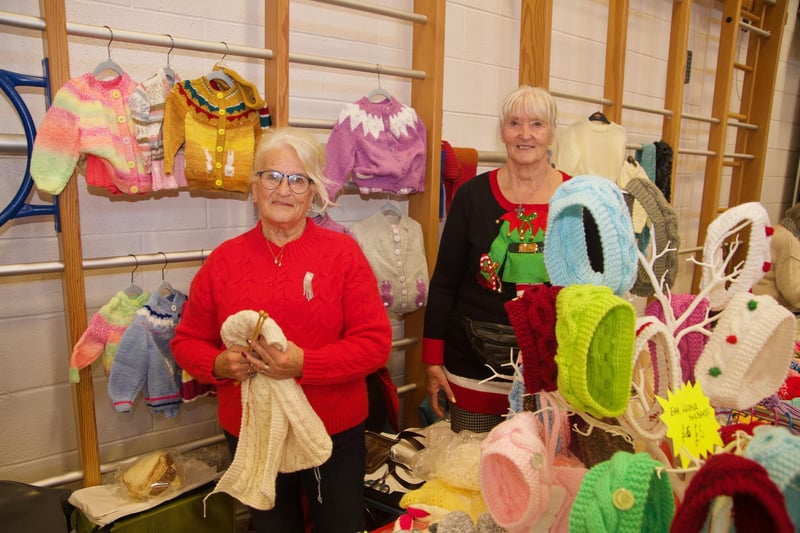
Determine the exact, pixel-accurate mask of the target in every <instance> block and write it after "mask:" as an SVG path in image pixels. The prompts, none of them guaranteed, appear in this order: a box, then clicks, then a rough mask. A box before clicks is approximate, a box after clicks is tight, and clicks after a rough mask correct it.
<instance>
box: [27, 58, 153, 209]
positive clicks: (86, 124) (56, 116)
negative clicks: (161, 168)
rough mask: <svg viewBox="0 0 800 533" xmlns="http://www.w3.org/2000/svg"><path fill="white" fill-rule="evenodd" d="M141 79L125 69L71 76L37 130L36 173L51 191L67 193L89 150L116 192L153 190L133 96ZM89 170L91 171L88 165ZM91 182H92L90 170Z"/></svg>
mask: <svg viewBox="0 0 800 533" xmlns="http://www.w3.org/2000/svg"><path fill="white" fill-rule="evenodd" d="M135 88H136V83H135V82H134V81H133V80H131V78H130V76H128V75H127V74H125V73H122V74H121V75H119V76H117V77H115V78H112V79H108V80H98V79H97V78H95V77H94V75H93V74H92V73H91V72H89V73H87V74H84V75H82V76H80V77H78V78H73V79H70V80H67V82H66V83H65V84H64V86H63V87H61V89H59V90H58V92H57V93H56V96H55V98H54V99H53V104H52V105H51V106H50V108H49V109H48V110H47V113H46V114H45V117H44V120H43V121H42V125H41V127H40V128H39V131H38V132H37V135H36V139H35V141H34V143H33V152H32V154H31V177H32V178H33V181H34V182H35V183H36V187H38V189H39V190H40V191H42V192H45V193H48V194H61V191H63V190H64V187H66V186H67V183H68V182H69V179H70V178H71V177H72V174H73V173H74V172H75V168H76V165H77V163H78V160H79V159H80V158H81V156H83V155H93V156H96V158H97V159H98V161H100V162H102V164H103V165H104V167H105V169H106V171H107V172H108V173H109V175H110V178H111V181H112V182H113V185H114V186H116V189H117V190H116V191H115V190H114V189H113V188H112V187H108V189H109V191H110V192H112V193H115V192H116V193H119V192H121V193H125V194H145V193H148V192H150V191H151V190H152V178H151V176H150V169H149V168H145V164H144V160H143V159H142V153H141V151H140V150H139V145H138V143H137V142H136V137H135V135H134V131H133V130H134V128H133V121H132V120H131V113H130V108H129V105H128V100H129V98H130V95H131V93H132V92H133V90H134V89H135ZM87 173H88V170H87ZM87 181H89V182H90V181H91V179H90V177H89V176H88V175H87Z"/></svg>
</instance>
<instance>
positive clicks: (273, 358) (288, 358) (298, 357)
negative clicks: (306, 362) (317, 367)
mask: <svg viewBox="0 0 800 533" xmlns="http://www.w3.org/2000/svg"><path fill="white" fill-rule="evenodd" d="M304 355H305V352H303V349H302V348H300V347H299V346H298V345H296V344H295V343H293V342H292V341H289V340H287V341H286V350H285V351H281V349H280V348H279V347H277V346H275V345H274V344H270V343H268V342H267V341H266V340H264V337H259V338H258V340H257V341H255V342H252V343H251V344H250V354H249V357H251V358H252V359H254V360H255V362H254V363H253V366H254V367H255V369H256V371H258V372H261V373H263V374H266V375H267V376H269V377H271V378H273V379H288V378H294V377H298V376H302V375H303V358H304Z"/></svg>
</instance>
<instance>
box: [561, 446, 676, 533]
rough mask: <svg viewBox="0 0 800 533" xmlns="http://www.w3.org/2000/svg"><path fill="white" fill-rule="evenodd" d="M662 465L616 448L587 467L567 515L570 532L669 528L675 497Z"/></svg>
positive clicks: (652, 531) (618, 532)
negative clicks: (586, 472) (601, 459)
mask: <svg viewBox="0 0 800 533" xmlns="http://www.w3.org/2000/svg"><path fill="white" fill-rule="evenodd" d="M662 466H663V465H662V464H661V463H659V462H658V461H656V460H655V459H653V458H652V457H650V456H649V455H648V454H646V453H644V452H640V453H636V454H632V453H628V452H617V453H615V454H614V455H613V456H612V457H611V459H609V460H608V461H603V462H602V463H598V464H596V465H595V466H593V467H592V468H591V469H589V473H588V474H586V477H584V478H583V483H581V488H580V490H579V491H578V496H577V497H576V498H575V502H574V503H573V504H572V511H571V512H570V515H569V530H570V532H574V533H577V532H582V531H585V532H587V533H596V532H598V531H614V532H616V533H626V532H630V533H639V532H641V531H647V532H650V533H658V532H666V531H669V526H670V522H671V521H672V515H673V513H674V511H675V501H674V499H673V496H672V485H671V483H670V480H669V476H667V475H666V474H664V475H661V476H659V474H658V472H657V471H656V468H658V467H662Z"/></svg>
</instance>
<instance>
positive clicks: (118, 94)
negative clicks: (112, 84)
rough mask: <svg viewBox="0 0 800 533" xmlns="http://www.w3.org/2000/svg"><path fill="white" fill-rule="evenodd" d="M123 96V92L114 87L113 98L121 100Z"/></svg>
mask: <svg viewBox="0 0 800 533" xmlns="http://www.w3.org/2000/svg"><path fill="white" fill-rule="evenodd" d="M120 97H122V93H120V92H119V89H112V91H111V98H113V99H114V100H119V99H120Z"/></svg>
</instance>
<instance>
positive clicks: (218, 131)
mask: <svg viewBox="0 0 800 533" xmlns="http://www.w3.org/2000/svg"><path fill="white" fill-rule="evenodd" d="M217 133H219V134H220V135H225V128H220V129H218V130H217Z"/></svg>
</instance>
